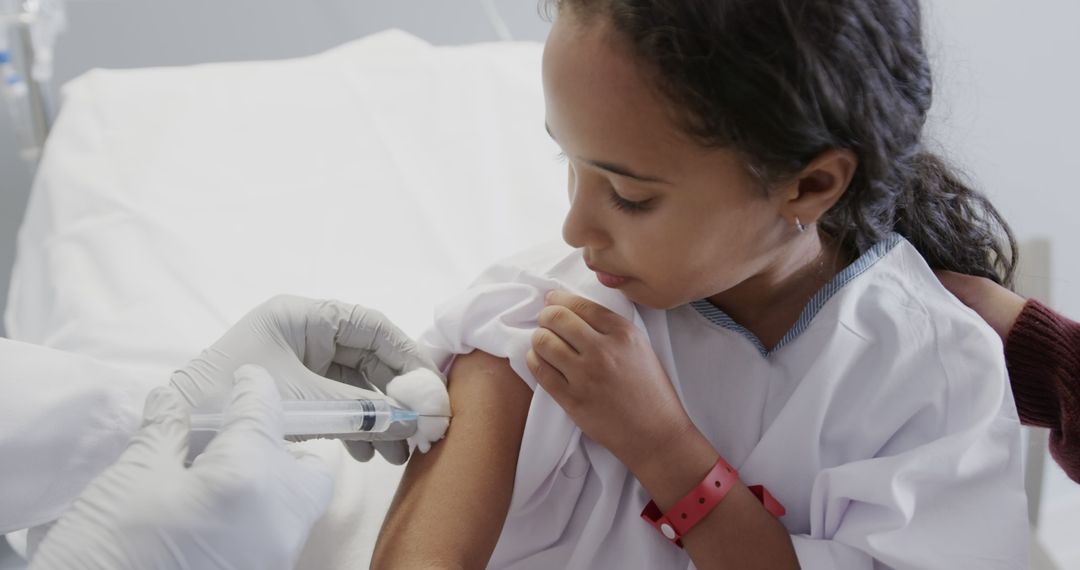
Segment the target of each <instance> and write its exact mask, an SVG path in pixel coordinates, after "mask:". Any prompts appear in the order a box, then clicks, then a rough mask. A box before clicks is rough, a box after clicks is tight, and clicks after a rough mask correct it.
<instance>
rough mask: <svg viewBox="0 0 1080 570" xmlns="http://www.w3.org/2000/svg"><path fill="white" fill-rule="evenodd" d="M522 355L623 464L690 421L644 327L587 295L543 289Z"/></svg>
mask: <svg viewBox="0 0 1080 570" xmlns="http://www.w3.org/2000/svg"><path fill="white" fill-rule="evenodd" d="M526 361H527V362H528V365H529V369H530V370H531V371H532V373H533V375H535V376H536V379H537V381H538V382H539V383H540V385H541V386H543V387H544V389H545V390H546V391H547V392H548V394H551V397H552V398H554V399H555V402H556V403H558V404H559V405H560V406H562V408H563V409H564V410H566V413H567V414H569V415H570V417H571V418H572V419H573V420H574V422H575V423H576V424H577V425H578V427H580V428H581V430H582V431H583V432H584V433H586V434H587V435H588V436H589V437H590V438H592V439H593V440H594V441H596V442H597V443H599V444H601V445H603V446H604V447H606V448H607V449H608V450H609V451H611V452H612V453H613V454H614V455H615V456H616V457H618V458H619V460H620V461H622V462H623V464H624V465H626V466H627V467H628V468H630V469H631V471H634V470H635V468H636V467H637V466H640V465H642V464H643V463H644V462H647V461H649V460H650V459H655V458H657V457H659V456H660V453H659V452H661V451H662V450H663V449H664V448H665V447H666V445H667V444H668V443H669V442H671V441H673V440H675V439H678V438H680V437H683V436H684V434H685V433H686V431H687V430H692V429H695V428H694V425H693V423H692V422H691V421H690V417H689V416H688V415H687V414H686V410H684V409H683V407H682V403H681V402H680V401H679V397H678V395H676V393H675V389H674V387H673V386H672V385H671V380H670V379H669V378H668V376H667V372H665V371H664V368H663V366H661V364H660V361H659V359H657V357H656V353H655V352H653V349H652V346H650V345H649V341H648V339H647V338H646V337H645V334H644V333H643V332H642V331H640V330H638V328H637V327H635V326H634V324H633V323H631V322H630V321H627V320H626V319H624V318H622V317H620V316H619V315H617V314H615V313H613V312H611V311H610V310H608V309H606V308H605V307H602V306H600V305H598V304H596V303H594V302H592V301H590V300H588V299H585V298H583V297H579V296H577V295H573V294H571V293H567V292H564V291H552V292H551V293H548V295H547V306H546V307H544V309H543V310H542V311H540V328H538V329H537V331H536V333H535V334H534V335H533V338H532V350H530V351H529V352H528V354H527V355H526Z"/></svg>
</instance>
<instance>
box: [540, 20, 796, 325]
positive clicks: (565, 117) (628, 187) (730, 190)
mask: <svg viewBox="0 0 1080 570" xmlns="http://www.w3.org/2000/svg"><path fill="white" fill-rule="evenodd" d="M623 41H624V40H622V39H621V38H619V37H618V36H617V35H616V34H615V33H613V31H612V29H611V27H610V25H609V24H608V23H607V22H606V20H605V18H604V17H603V16H602V15H601V16H598V17H594V18H591V19H589V20H587V21H586V20H582V19H579V17H578V16H577V15H575V14H574V13H573V10H563V11H562V12H561V13H560V14H559V16H558V17H557V18H556V20H555V22H554V25H553V27H552V30H551V34H550V36H549V38H548V41H547V45H546V47H545V50H544V61H543V83H544V95H545V100H546V113H547V128H548V131H549V132H550V133H551V136H552V138H553V139H555V141H556V142H557V143H558V144H559V145H560V146H561V147H562V150H563V153H564V154H565V157H566V159H567V162H568V178H569V181H568V194H569V198H570V211H569V213H568V214H567V217H566V221H565V222H564V225H563V239H564V240H565V241H566V242H567V243H568V244H570V245H571V246H572V247H575V248H581V249H582V250H583V253H584V257H585V261H586V263H588V265H589V266H590V268H591V269H593V270H594V271H597V276H598V279H600V281H601V282H602V283H604V284H605V285H607V286H610V287H617V288H618V289H619V290H621V291H622V292H623V293H624V294H625V295H626V296H627V297H629V298H630V299H631V300H633V301H635V302H637V303H640V304H642V305H645V306H648V307H652V308H657V309H668V308H672V307H676V306H679V305H682V304H684V303H687V302H689V301H692V300H696V299H702V298H706V297H710V296H713V295H716V294H718V293H721V292H724V291H728V290H729V289H732V288H735V287H737V286H739V285H740V284H742V283H744V282H746V281H747V280H748V279H750V278H752V277H754V276H755V275H758V274H761V273H763V272H766V271H767V270H768V269H769V267H770V265H771V264H774V263H777V262H778V257H777V253H776V252H778V251H780V250H782V249H783V247H782V245H783V244H784V243H785V242H787V241H789V240H790V238H791V232H793V231H794V230H793V225H792V222H791V221H790V220H787V219H785V217H783V216H782V215H781V204H782V202H783V201H784V199H785V198H784V196H783V195H784V194H785V193H784V192H774V193H766V192H765V191H764V190H763V189H762V187H761V185H760V183H758V182H757V181H756V179H754V178H753V177H752V176H751V174H750V173H749V172H748V171H747V169H746V168H745V166H744V162H743V161H742V160H741V159H740V157H739V155H738V154H737V153H736V152H734V151H732V150H728V149H706V148H703V147H702V146H701V145H699V144H696V143H695V142H694V141H693V140H691V139H690V138H689V137H688V136H687V135H686V134H684V133H683V132H682V131H681V130H680V129H679V127H678V126H677V124H676V122H675V120H674V118H673V115H672V113H671V111H670V106H669V103H668V102H667V100H666V99H664V98H663V97H662V95H661V94H660V93H658V92H657V90H656V89H655V88H654V86H653V81H654V80H653V78H652V77H651V76H650V75H649V74H648V72H647V71H646V70H645V69H643V68H641V67H640V66H639V65H638V64H636V62H635V61H634V58H633V55H632V54H631V52H630V50H629V47H628V45H626V44H624V43H623ZM605 274H606V275H605ZM751 285H752V284H751Z"/></svg>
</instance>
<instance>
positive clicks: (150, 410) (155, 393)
mask: <svg viewBox="0 0 1080 570" xmlns="http://www.w3.org/2000/svg"><path fill="white" fill-rule="evenodd" d="M189 420H190V417H189V416H188V406H187V402H185V401H184V398H183V396H181V394H180V393H179V391H177V390H176V389H175V388H172V387H168V386H159V387H157V388H154V389H153V390H151V391H150V394H148V395H147V397H146V404H145V406H144V408H143V420H142V427H140V428H139V431H138V432H137V433H136V434H135V437H133V438H132V440H131V442H130V443H129V444H128V447H127V449H125V450H124V452H123V453H122V454H121V455H120V459H118V460H117V462H116V464H117V465H121V464H123V465H132V466H149V465H150V462H151V458H154V459H156V460H160V461H167V462H170V463H176V464H177V465H182V464H183V461H184V458H185V457H187V446H188V431H189V427H188V426H189Z"/></svg>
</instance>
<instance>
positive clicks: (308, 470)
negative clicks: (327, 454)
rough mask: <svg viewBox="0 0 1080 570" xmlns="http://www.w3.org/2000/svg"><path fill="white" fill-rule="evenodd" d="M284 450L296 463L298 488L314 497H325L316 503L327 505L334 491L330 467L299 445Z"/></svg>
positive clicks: (287, 446) (315, 454)
mask: <svg viewBox="0 0 1080 570" xmlns="http://www.w3.org/2000/svg"><path fill="white" fill-rule="evenodd" d="M285 450H286V451H287V452H288V453H289V455H291V456H292V457H293V459H294V460H295V461H296V467H297V472H298V474H299V475H298V477H299V479H300V480H299V481H297V483H298V484H299V485H298V486H299V487H303V488H305V489H307V490H309V491H312V492H314V493H315V494H316V496H325V501H322V500H319V501H317V502H320V503H324V505H325V504H328V503H329V501H330V496H331V495H332V494H333V490H334V474H333V472H332V471H331V469H330V465H328V464H327V463H326V461H325V460H324V459H323V458H322V457H320V456H319V454H317V453H314V452H312V451H310V450H307V449H304V448H303V447H300V446H299V445H291V444H290V445H286V446H285ZM320 514H321V513H320Z"/></svg>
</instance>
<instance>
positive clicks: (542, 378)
mask: <svg viewBox="0 0 1080 570" xmlns="http://www.w3.org/2000/svg"><path fill="white" fill-rule="evenodd" d="M525 362H526V364H528V365H529V371H530V372H532V373H533V376H535V377H536V381H537V382H539V383H540V386H541V387H543V388H544V390H547V393H548V394H551V396H552V397H553V398H555V399H556V400H558V399H559V397H561V396H562V394H563V392H565V391H566V389H567V388H568V387H569V383H568V382H567V381H566V377H565V376H563V374H562V372H559V370H558V369H557V368H555V367H554V366H552V365H551V364H548V363H547V362H545V361H544V359H543V358H540V356H539V355H538V354H536V351H534V350H530V351H529V352H527V353H525Z"/></svg>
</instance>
